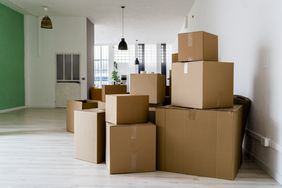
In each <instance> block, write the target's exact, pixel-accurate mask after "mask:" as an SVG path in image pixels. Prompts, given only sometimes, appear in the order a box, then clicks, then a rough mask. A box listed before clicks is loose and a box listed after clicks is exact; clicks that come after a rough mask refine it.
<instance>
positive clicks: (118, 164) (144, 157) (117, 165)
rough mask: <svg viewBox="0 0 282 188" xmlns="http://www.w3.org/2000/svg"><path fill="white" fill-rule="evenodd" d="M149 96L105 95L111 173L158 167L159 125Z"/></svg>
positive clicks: (108, 156)
mask: <svg viewBox="0 0 282 188" xmlns="http://www.w3.org/2000/svg"><path fill="white" fill-rule="evenodd" d="M148 112H149V96H148V95H107V96H106V164H107V167H108V170H109V172H110V173H111V174H116V173H131V172H150V171H155V170H156V126H155V125H154V124H152V123H148Z"/></svg>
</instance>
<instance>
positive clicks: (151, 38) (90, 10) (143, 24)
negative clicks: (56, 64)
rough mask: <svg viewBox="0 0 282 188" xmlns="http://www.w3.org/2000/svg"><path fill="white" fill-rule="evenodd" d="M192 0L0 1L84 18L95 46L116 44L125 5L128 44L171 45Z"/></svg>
mask: <svg viewBox="0 0 282 188" xmlns="http://www.w3.org/2000/svg"><path fill="white" fill-rule="evenodd" d="M194 1H195V0H0V2H2V3H3V4H6V5H8V6H10V7H12V8H14V9H17V10H19V11H21V12H23V13H25V14H33V15H36V16H42V15H43V14H44V11H43V8H42V6H48V7H49V15H50V16H86V17H88V18H89V19H90V20H91V21H92V22H93V23H94V24H95V32H96V33H95V43H100V44H109V43H118V42H119V40H120V38H121V8H120V6H121V5H125V6H126V8H125V38H126V41H127V42H129V43H134V42H135V40H136V39H137V40H138V41H139V42H147V43H161V42H167V43H171V42H174V40H175V39H176V35H177V33H178V32H179V30H180V28H181V26H182V24H183V23H184V18H185V16H186V15H187V14H188V12H189V10H190V9H191V7H192V5H193V3H194Z"/></svg>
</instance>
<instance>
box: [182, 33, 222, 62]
mask: <svg viewBox="0 0 282 188" xmlns="http://www.w3.org/2000/svg"><path fill="white" fill-rule="evenodd" d="M178 61H218V37H217V36H216V35H213V34H210V33H206V32H192V33H180V34H178Z"/></svg>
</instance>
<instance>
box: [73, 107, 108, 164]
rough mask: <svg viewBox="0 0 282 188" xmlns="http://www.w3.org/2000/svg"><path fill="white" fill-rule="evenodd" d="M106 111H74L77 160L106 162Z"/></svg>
mask: <svg viewBox="0 0 282 188" xmlns="http://www.w3.org/2000/svg"><path fill="white" fill-rule="evenodd" d="M105 135H106V125H105V110H101V109H90V110H78V111H74V151H75V158H77V159H80V160H84V161H88V162H92V163H101V162H104V161H105V141H106V140H105Z"/></svg>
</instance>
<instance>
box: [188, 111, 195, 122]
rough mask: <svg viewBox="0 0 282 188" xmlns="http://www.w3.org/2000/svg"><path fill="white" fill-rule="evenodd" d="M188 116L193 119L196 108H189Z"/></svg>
mask: <svg viewBox="0 0 282 188" xmlns="http://www.w3.org/2000/svg"><path fill="white" fill-rule="evenodd" d="M188 113H189V114H188V117H189V120H195V119H196V110H189V112H188Z"/></svg>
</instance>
